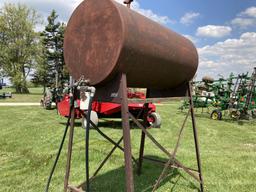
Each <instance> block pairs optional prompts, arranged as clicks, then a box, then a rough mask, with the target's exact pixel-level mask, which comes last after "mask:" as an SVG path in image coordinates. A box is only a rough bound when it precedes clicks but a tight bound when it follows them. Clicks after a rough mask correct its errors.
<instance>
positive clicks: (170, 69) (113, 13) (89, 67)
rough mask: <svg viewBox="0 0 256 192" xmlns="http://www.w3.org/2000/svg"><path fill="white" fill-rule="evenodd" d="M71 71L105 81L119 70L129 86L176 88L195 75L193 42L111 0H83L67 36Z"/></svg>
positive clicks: (66, 54)
mask: <svg viewBox="0 0 256 192" xmlns="http://www.w3.org/2000/svg"><path fill="white" fill-rule="evenodd" d="M64 57H65V62H66V65H67V67H68V69H69V72H70V74H71V75H72V76H73V77H74V78H75V79H79V78H80V77H81V76H82V75H84V77H85V78H87V79H90V82H91V84H92V85H95V86H104V84H105V83H107V82H109V81H110V80H111V79H113V77H115V76H116V75H117V74H118V73H125V74H126V75H127V84H128V86H129V87H144V88H160V89H161V88H175V87H177V86H179V85H181V84H183V83H184V82H188V81H189V80H191V79H192V78H193V76H194V75H195V73H196V70H197V66H198V54H197V50H196V48H195V47H194V45H193V44H192V43H191V42H190V41H189V40H188V39H186V38H185V37H183V36H181V35H179V34H177V33H175V32H173V31H171V30H170V29H168V28H166V27H163V26H161V25H160V24H158V23H156V22H154V21H152V20H150V19H148V18H146V17H144V16H142V15H140V14H139V13H137V12H135V11H133V10H130V9H128V8H127V7H125V6H123V5H121V4H119V3H117V2H114V1H112V0H86V1H83V2H82V3H81V4H80V5H79V6H78V7H77V8H76V10H75V11H74V13H73V14H72V16H71V18H70V20H69V22H68V25H67V29H66V32H65V39H64Z"/></svg>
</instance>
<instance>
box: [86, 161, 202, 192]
mask: <svg viewBox="0 0 256 192" xmlns="http://www.w3.org/2000/svg"><path fill="white" fill-rule="evenodd" d="M146 157H147V156H146ZM148 157H150V158H155V159H156V158H157V159H159V160H162V161H166V160H167V159H161V158H159V157H154V156H148ZM133 169H134V188H135V191H140V192H150V191H152V189H153V186H154V184H155V182H156V180H157V179H158V177H159V175H160V174H161V172H162V170H163V166H160V165H156V164H154V163H151V162H148V161H144V162H143V167H142V173H141V175H140V176H138V175H137V174H136V169H137V167H135V166H134V167H133ZM181 172H182V171H180V170H178V169H169V170H168V171H167V172H166V175H165V177H164V179H163V180H162V181H161V183H160V185H159V187H160V186H163V185H165V184H166V183H167V182H168V183H171V184H169V185H170V186H171V188H169V189H168V191H172V192H175V191H178V189H176V187H177V186H179V187H180V186H181V187H182V186H183V185H184V188H187V187H189V188H190V189H192V190H196V191H199V188H198V187H197V186H196V185H195V184H194V183H192V182H191V181H189V180H187V179H186V178H185V177H184V176H183V175H182V173H181ZM182 180H183V181H182ZM90 188H91V191H113V192H115V191H117V192H119V191H126V190H125V172H124V166H122V167H119V168H117V169H114V170H111V171H108V172H106V173H104V174H100V173H99V175H98V176H96V177H95V178H94V179H93V180H92V181H91V183H90Z"/></svg>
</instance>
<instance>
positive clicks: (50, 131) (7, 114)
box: [0, 102, 256, 192]
mask: <svg viewBox="0 0 256 192" xmlns="http://www.w3.org/2000/svg"><path fill="white" fill-rule="evenodd" d="M179 105H180V103H179V102H171V103H170V104H169V105H161V106H157V110H158V112H159V113H160V114H161V116H162V121H163V124H162V127H161V128H160V129H151V130H150V132H151V133H152V134H153V135H155V136H156V138H157V140H158V141H159V142H160V143H161V144H163V145H164V146H165V147H167V149H168V150H169V151H172V149H173V147H174V144H175V141H176V138H177V135H178V131H179V128H180V126H181V124H182V122H183V119H184V117H185V113H182V112H180V111H178V110H177V108H178V106H179ZM199 111H200V110H198V112H197V114H196V117H197V125H198V132H199V141H200V148H201V157H202V169H203V175H204V180H205V189H206V191H212V192H253V191H255V189H256V182H255V181H256V122H255V120H254V121H250V122H249V121H239V122H233V121H231V120H228V118H225V117H224V120H222V121H214V120H211V119H209V114H201V112H199ZM65 122H66V119H65V118H62V117H60V116H57V114H56V111H55V110H50V111H46V110H44V109H42V108H40V107H0V126H1V132H0V138H1V139H0V191H1V192H6V191H8V192H12V191H13V192H17V191H24V192H25V191H26V192H35V191H44V187H45V184H46V180H47V178H48V175H49V172H50V169H51V166H52V164H53V161H54V158H55V154H56V152H57V149H58V146H59V143H60V140H61V137H62V134H63V130H64V126H65V125H64V124H65ZM99 126H100V128H101V130H102V131H104V132H105V133H106V134H107V135H109V136H110V137H111V138H113V139H114V140H118V139H119V138H120V136H121V134H122V130H121V128H120V122H119V123H118V122H117V123H114V124H113V123H110V124H106V122H105V121H101V122H100V125H99ZM140 133H141V131H140V130H139V129H138V128H137V127H133V129H132V130H131V134H132V152H133V155H134V156H135V157H136V158H137V157H138V154H139V143H140ZM66 144H67V142H66ZM193 146H194V145H193V138H192V127H191V121H188V124H187V126H186V129H185V132H184V135H183V137H182V141H181V145H180V148H179V151H178V154H177V157H178V159H179V160H180V161H181V162H183V163H184V164H185V165H187V166H190V167H194V168H196V161H195V153H194V147H193ZM111 147H112V145H111V144H110V143H108V142H107V141H106V140H105V139H103V138H102V137H101V136H100V135H99V134H97V133H96V131H95V130H91V131H90V173H91V174H92V173H93V170H95V169H96V168H97V165H98V164H99V163H100V162H101V161H102V159H103V158H104V157H105V155H106V154H107V153H108V152H109V151H110V148H111ZM145 155H146V156H155V157H158V158H160V159H166V156H165V155H164V154H163V153H162V152H161V151H160V150H158V148H156V147H155V146H154V145H153V144H152V142H151V141H150V140H149V139H147V140H146V148H145ZM84 159H85V158H84V130H83V129H81V128H80V124H79V123H78V124H77V126H76V129H75V138H74V151H73V161H72V172H71V173H72V174H71V183H72V184H79V183H80V182H81V181H83V180H84V178H85V169H84V167H85V163H84ZM65 163H66V145H65V147H64V151H63V153H62V155H61V158H60V161H59V164H58V166H57V169H56V172H55V174H54V176H53V180H52V184H51V190H50V191H54V192H61V191H63V180H64V174H65ZM161 170H162V167H160V166H158V165H156V164H152V163H151V162H147V161H144V164H143V172H142V175H141V176H140V177H139V176H136V174H134V175H135V189H136V190H135V191H139V192H140V191H151V189H152V188H151V187H152V185H153V184H154V182H155V180H156V179H157V177H158V175H159V174H160V172H161ZM91 187H92V191H97V192H98V191H104V192H105V191H111V192H112V191H113V192H120V191H125V190H124V187H125V184H124V160H123V154H122V152H120V151H119V150H117V151H116V152H115V153H114V155H113V156H112V157H111V158H110V160H109V161H108V162H107V164H106V166H105V167H104V168H103V169H102V171H101V172H100V173H99V175H98V176H97V177H96V178H95V180H94V182H93V183H92V185H91ZM197 187H198V184H197V183H196V182H195V181H194V180H193V179H192V178H191V177H190V176H188V175H187V174H186V173H185V172H183V171H182V170H174V171H171V170H170V172H169V175H168V177H167V178H166V179H164V180H163V182H162V183H161V186H160V188H159V189H158V191H160V192H167V191H170V192H171V191H177V192H189V191H198V188H197Z"/></svg>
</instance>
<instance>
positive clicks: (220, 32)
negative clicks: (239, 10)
mask: <svg viewBox="0 0 256 192" xmlns="http://www.w3.org/2000/svg"><path fill="white" fill-rule="evenodd" d="M231 31H232V28H231V27H229V26H218V25H206V26H203V27H198V28H197V32H196V35H197V36H201V37H214V38H220V37H225V36H228V35H230V33H231Z"/></svg>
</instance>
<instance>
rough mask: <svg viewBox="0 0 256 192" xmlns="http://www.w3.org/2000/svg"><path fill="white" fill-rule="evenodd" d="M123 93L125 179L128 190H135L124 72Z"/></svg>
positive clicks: (121, 88) (122, 80)
mask: <svg viewBox="0 0 256 192" xmlns="http://www.w3.org/2000/svg"><path fill="white" fill-rule="evenodd" d="M120 94H121V98H122V101H121V111H122V127H123V136H124V160H125V177H126V178H125V179H126V191H127V192H133V191H134V184H133V171H132V155H131V136H130V124H129V109H128V99H127V81H126V75H125V74H122V78H121V84H120Z"/></svg>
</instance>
